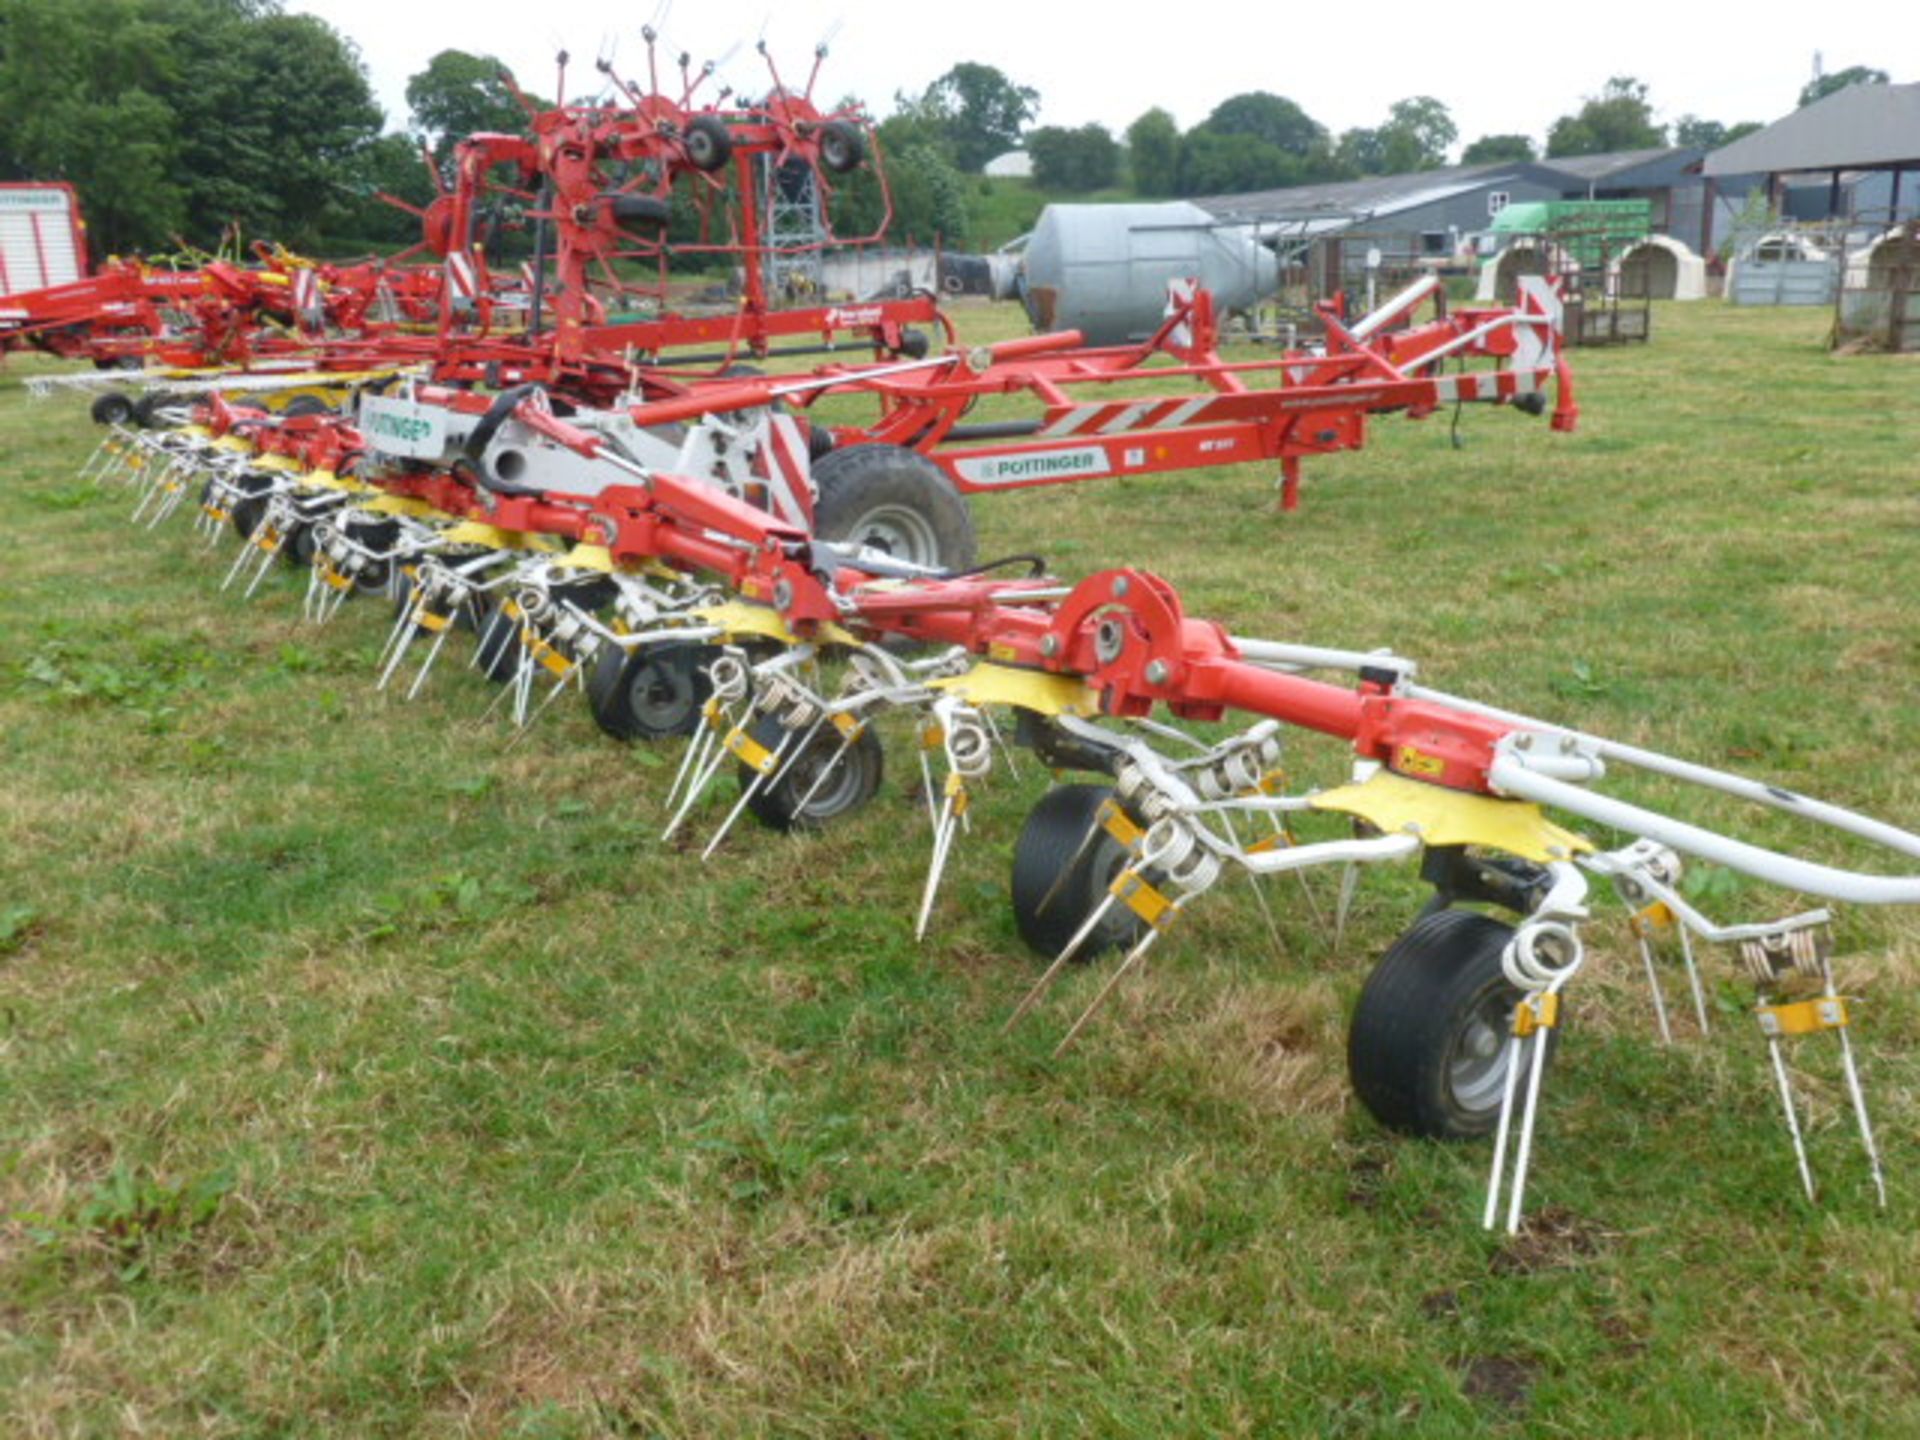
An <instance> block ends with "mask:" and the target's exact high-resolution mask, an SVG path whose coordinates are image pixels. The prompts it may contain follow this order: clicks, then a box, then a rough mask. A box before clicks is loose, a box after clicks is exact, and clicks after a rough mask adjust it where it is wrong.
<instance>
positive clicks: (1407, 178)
mask: <svg viewBox="0 0 1920 1440" xmlns="http://www.w3.org/2000/svg"><path fill="white" fill-rule="evenodd" d="M1565 188H1566V181H1565V178H1564V177H1563V176H1561V175H1560V174H1559V173H1558V172H1556V171H1553V170H1549V169H1548V168H1547V167H1545V166H1544V165H1541V164H1539V163H1536V162H1503V163H1500V164H1494V165H1456V166H1453V167H1451V168H1449V169H1445V170H1423V171H1420V172H1419V173H1417V174H1413V175H1375V176H1369V177H1367V178H1366V179H1363V180H1341V181H1335V182H1333V183H1330V184H1324V185H1296V186H1293V187H1290V188H1288V189H1285V190H1259V191H1254V192H1252V193H1250V194H1245V195H1214V196H1209V197H1205V198H1203V199H1201V200H1200V201H1198V202H1197V203H1198V204H1199V205H1200V206H1201V207H1202V208H1204V209H1205V210H1207V211H1208V212H1209V213H1210V214H1212V215H1213V216H1214V218H1215V219H1217V220H1221V221H1226V222H1242V221H1244V222H1248V223H1253V224H1258V225H1265V224H1268V223H1272V224H1273V225H1274V226H1275V227H1277V228H1278V229H1279V230H1280V232H1281V233H1282V234H1285V233H1287V232H1288V230H1289V229H1291V230H1293V231H1296V232H1297V233H1299V234H1301V235H1302V236H1305V237H1308V238H1318V237H1321V236H1329V235H1334V234H1338V233H1342V232H1352V233H1354V234H1355V235H1356V237H1357V236H1360V235H1364V236H1365V237H1366V245H1367V246H1371V247H1374V248H1378V249H1379V250H1380V251H1381V252H1382V255H1383V257H1384V260H1385V263H1386V264H1388V265H1389V266H1394V265H1404V264H1406V263H1409V262H1413V261H1417V260H1419V259H1422V258H1431V259H1445V258H1447V257H1449V256H1452V255H1454V254H1455V253H1457V252H1458V251H1459V249H1460V248H1461V244H1462V242H1463V241H1464V240H1465V239H1466V237H1468V236H1470V235H1475V234H1478V233H1480V232H1481V231H1484V230H1486V229H1487V228H1488V227H1489V226H1491V225H1492V223H1493V220H1494V217H1495V216H1497V215H1498V214H1499V213H1500V212H1501V210H1503V209H1504V208H1506V206H1508V205H1510V204H1515V203H1519V202H1524V201H1535V200H1557V199H1559V198H1560V197H1561V194H1562V192H1563V191H1564V190H1565Z"/></svg>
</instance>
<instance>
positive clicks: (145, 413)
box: [133, 390, 181, 430]
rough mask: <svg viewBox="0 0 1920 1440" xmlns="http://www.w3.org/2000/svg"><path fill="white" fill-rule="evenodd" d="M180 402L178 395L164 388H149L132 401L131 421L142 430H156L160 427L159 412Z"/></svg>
mask: <svg viewBox="0 0 1920 1440" xmlns="http://www.w3.org/2000/svg"><path fill="white" fill-rule="evenodd" d="M180 403H181V399H180V397H179V396H178V395H172V394H169V393H168V392H167V391H165V390H149V391H148V392H147V393H146V394H144V395H142V396H141V397H140V398H139V399H138V400H136V401H134V402H133V422H134V424H136V425H138V426H139V427H140V428H141V429H142V430H157V429H159V428H160V427H161V421H160V419H159V415H160V412H161V411H162V410H164V409H166V408H167V407H168V406H169V405H178V404H180Z"/></svg>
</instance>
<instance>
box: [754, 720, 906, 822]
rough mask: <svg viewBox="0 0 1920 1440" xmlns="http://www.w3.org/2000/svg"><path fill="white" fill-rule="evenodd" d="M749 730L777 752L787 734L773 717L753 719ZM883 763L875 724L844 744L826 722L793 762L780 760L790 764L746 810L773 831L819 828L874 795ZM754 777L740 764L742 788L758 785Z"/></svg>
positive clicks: (857, 806)
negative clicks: (874, 727)
mask: <svg viewBox="0 0 1920 1440" xmlns="http://www.w3.org/2000/svg"><path fill="white" fill-rule="evenodd" d="M750 733H751V734H752V736H753V738H754V739H755V740H757V741H759V742H760V743H761V744H762V745H764V746H766V747H767V749H769V750H777V749H778V748H779V746H780V741H781V739H782V738H783V737H784V736H785V735H786V734H787V732H786V731H785V730H784V729H783V728H782V727H781V725H780V722H779V721H778V720H775V719H774V718H773V717H772V716H770V715H763V716H761V717H760V718H759V719H758V720H756V721H754V722H753V727H752V730H751V731H750ZM796 743H797V742H796ZM884 761H885V754H884V752H883V751H882V750H881V748H880V737H879V736H878V735H876V734H875V733H874V731H873V727H872V726H871V725H869V726H867V727H866V728H865V729H863V730H861V731H860V733H859V735H858V737H857V738H856V739H855V740H854V742H853V743H852V744H851V745H848V744H845V743H843V737H842V736H841V734H840V732H839V731H838V730H836V729H834V728H833V726H831V725H823V726H821V727H820V729H819V730H818V731H817V732H815V734H814V736H813V738H812V739H811V740H809V741H808V742H807V744H806V748H805V749H803V750H802V751H801V752H800V753H799V754H798V755H797V756H793V757H791V763H788V762H787V761H786V760H783V761H782V762H781V763H782V765H783V766H784V767H785V768H784V770H783V772H782V773H781V776H780V778H779V780H777V781H773V782H769V783H766V784H763V785H761V787H760V788H759V789H758V790H756V791H755V792H754V795H753V798H752V799H751V800H749V801H748V802H747V809H748V810H750V811H752V812H753V817H754V819H756V820H758V821H760V823H761V824H763V825H766V826H768V827H770V828H772V829H774V830H818V829H820V828H821V827H822V826H824V825H826V824H828V823H829V822H830V821H833V820H838V819H839V818H840V817H841V816H842V815H846V814H848V813H850V812H852V811H854V810H858V809H859V808H860V807H861V806H862V805H864V804H866V803H867V801H869V800H871V799H872V798H873V797H874V794H875V792H877V791H878V790H879V789H880V775H881V770H882V767H883V764H884ZM753 776H754V772H753V771H751V770H749V769H748V768H747V767H746V766H744V765H742V766H741V767H740V784H741V786H742V787H743V788H744V787H745V786H748V785H751V784H752V783H753ZM802 802H805V803H804V807H803V805H802Z"/></svg>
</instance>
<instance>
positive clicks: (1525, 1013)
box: [1513, 990, 1560, 1040]
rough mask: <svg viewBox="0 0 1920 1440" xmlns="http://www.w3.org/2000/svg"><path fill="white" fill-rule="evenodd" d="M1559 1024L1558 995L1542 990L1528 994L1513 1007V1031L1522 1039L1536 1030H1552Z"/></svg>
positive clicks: (1551, 991)
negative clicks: (1534, 993) (1535, 993)
mask: <svg viewBox="0 0 1920 1440" xmlns="http://www.w3.org/2000/svg"><path fill="white" fill-rule="evenodd" d="M1559 1024H1560V996H1559V993H1558V992H1557V991H1553V990H1543V991H1541V992H1540V993H1539V994H1538V995H1529V996H1527V997H1526V998H1525V999H1523V1000H1521V1002H1520V1003H1519V1004H1518V1005H1516V1006H1514V1007H1513V1033H1514V1034H1515V1035H1516V1036H1517V1037H1518V1038H1520V1039H1522V1040H1524V1039H1526V1038H1527V1037H1528V1036H1529V1035H1531V1034H1533V1033H1534V1031H1536V1030H1553V1029H1556V1028H1558V1026H1559Z"/></svg>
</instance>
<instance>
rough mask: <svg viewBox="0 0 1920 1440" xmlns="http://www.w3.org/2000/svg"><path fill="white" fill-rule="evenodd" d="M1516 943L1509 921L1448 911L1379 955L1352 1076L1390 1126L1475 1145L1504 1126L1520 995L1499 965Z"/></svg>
mask: <svg viewBox="0 0 1920 1440" xmlns="http://www.w3.org/2000/svg"><path fill="white" fill-rule="evenodd" d="M1512 937H1513V927H1512V926H1511V925H1508V924H1505V923H1503V922H1502V921H1499V920H1494V919H1490V918H1489V917H1487V916H1485V915H1480V914H1477V913H1475V912H1474V911H1471V910H1441V911H1437V912H1435V913H1433V914H1431V915H1426V916H1422V917H1421V918H1420V919H1419V920H1417V921H1415V922H1414V923H1413V925H1412V926H1411V927H1409V928H1408V929H1407V930H1406V931H1405V933H1403V934H1402V935H1401V936H1400V938H1399V939H1398V940H1396V941H1394V942H1393V945H1392V946H1391V947H1390V948H1389V949H1388V950H1387V953H1386V954H1385V955H1383V956H1381V957H1380V963H1379V964H1377V965H1376V966H1374V969H1373V973H1372V974H1371V975H1369V976H1368V977H1367V983H1366V986H1365V987H1364V988H1363V989H1362V990H1361V992H1360V1002H1359V1004H1357V1005H1355V1006H1354V1009H1353V1023H1352V1025H1351V1026H1350V1027H1349V1029H1348V1031H1347V1074H1348V1075H1349V1077H1350V1078H1351V1079H1352V1081H1353V1091H1354V1094H1356V1095H1357V1096H1359V1097H1360V1103H1361V1104H1362V1105H1365V1106H1366V1107H1367V1109H1368V1111H1369V1112H1371V1114H1372V1115H1373V1117H1374V1118H1375V1119H1376V1120H1378V1121H1379V1122H1380V1123H1381V1124H1382V1125H1385V1126H1387V1127H1388V1128H1389V1129H1392V1130H1401V1131H1405V1132H1406V1133H1408V1134H1410V1135H1422V1136H1426V1137H1427V1138H1429V1139H1435V1140H1469V1139H1473V1138H1475V1137H1477V1136H1481V1135H1486V1134H1488V1133H1490V1132H1491V1131H1492V1130H1493V1128H1494V1126H1495V1125H1496V1124H1497V1123H1498V1121H1499V1118H1500V1097H1501V1092H1502V1089H1503V1087H1504V1085H1505V1080H1506V1067H1507V1048H1506V1045H1507V1037H1508V1034H1509V1032H1510V1030H1511V1026H1512V1020H1513V1007H1514V1005H1515V1004H1516V1003H1517V1002H1518V1001H1519V999H1520V991H1519V990H1518V989H1517V988H1516V987H1515V986H1514V985H1513V984H1512V983H1511V982H1510V981H1509V980H1508V979H1507V977H1506V975H1505V974H1504V973H1503V972H1502V971H1501V968H1500V955H1501V952H1502V951H1504V950H1505V949H1506V946H1507V941H1508V940H1510V939H1511V938H1512ZM1549 1056H1551V1051H1549Z"/></svg>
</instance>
